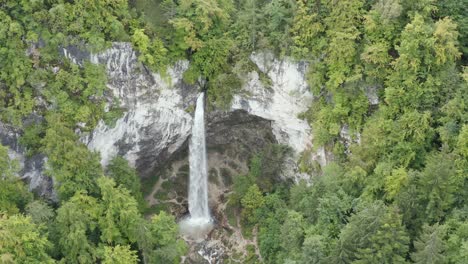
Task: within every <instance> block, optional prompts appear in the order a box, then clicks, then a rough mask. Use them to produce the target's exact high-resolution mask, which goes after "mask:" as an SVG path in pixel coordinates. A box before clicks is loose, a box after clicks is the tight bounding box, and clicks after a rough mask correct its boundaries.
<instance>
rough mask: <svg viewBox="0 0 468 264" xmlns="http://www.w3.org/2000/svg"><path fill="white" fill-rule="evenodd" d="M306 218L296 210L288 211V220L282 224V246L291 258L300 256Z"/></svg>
mask: <svg viewBox="0 0 468 264" xmlns="http://www.w3.org/2000/svg"><path fill="white" fill-rule="evenodd" d="M304 225H305V222H304V218H303V216H302V215H301V214H300V213H298V212H295V211H288V215H287V216H286V220H285V221H284V223H283V225H282V226H281V237H282V239H283V241H282V244H281V246H282V248H283V250H284V252H285V253H286V254H287V255H288V258H289V259H294V258H295V257H296V258H297V257H298V256H299V253H300V250H301V246H302V243H303V241H304Z"/></svg>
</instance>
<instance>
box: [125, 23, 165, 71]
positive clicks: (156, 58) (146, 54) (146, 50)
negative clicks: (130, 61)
mask: <svg viewBox="0 0 468 264" xmlns="http://www.w3.org/2000/svg"><path fill="white" fill-rule="evenodd" d="M132 44H133V46H134V47H135V48H136V50H138V51H139V53H140V54H139V56H138V60H139V61H140V62H142V63H144V64H145V65H147V66H149V67H150V68H151V69H152V70H154V71H159V72H161V73H165V71H166V69H165V67H166V66H167V64H168V62H169V61H168V59H167V49H166V48H165V47H164V45H163V43H162V41H161V40H160V39H158V38H153V39H152V40H150V38H149V37H148V36H147V35H146V34H145V31H144V29H136V30H135V32H134V33H133V35H132Z"/></svg>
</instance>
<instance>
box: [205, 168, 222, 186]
mask: <svg viewBox="0 0 468 264" xmlns="http://www.w3.org/2000/svg"><path fill="white" fill-rule="evenodd" d="M208 181H209V182H211V183H214V184H216V185H219V184H220V182H219V178H218V170H217V169H216V168H211V169H210V171H209V172H208Z"/></svg>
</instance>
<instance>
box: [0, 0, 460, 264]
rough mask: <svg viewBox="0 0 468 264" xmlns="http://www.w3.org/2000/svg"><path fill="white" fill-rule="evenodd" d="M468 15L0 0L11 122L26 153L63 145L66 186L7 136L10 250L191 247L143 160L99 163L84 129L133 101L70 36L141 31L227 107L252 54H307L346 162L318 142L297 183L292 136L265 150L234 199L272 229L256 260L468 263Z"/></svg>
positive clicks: (331, 134) (118, 36)
mask: <svg viewBox="0 0 468 264" xmlns="http://www.w3.org/2000/svg"><path fill="white" fill-rule="evenodd" d="M467 14H468V1H467V0H446V1H435V0H313V1H305V0H239V1H229V0H203V1H202V0H179V1H176V0H164V1H160V0H130V1H127V0H0V120H1V121H2V122H3V123H7V124H10V125H12V126H15V127H18V128H20V129H22V131H24V132H23V134H22V137H21V144H22V145H23V146H24V147H25V148H26V149H27V150H28V155H33V154H36V153H42V154H44V155H46V156H47V157H48V161H47V170H46V174H47V175H48V176H50V177H52V178H54V180H55V183H56V186H55V187H56V188H55V189H56V191H57V194H58V197H59V202H57V203H53V202H50V201H44V200H42V199H41V198H40V197H36V196H35V195H33V194H32V193H30V192H29V191H28V188H27V186H26V185H25V184H24V183H23V182H22V181H21V180H20V179H19V178H18V177H16V174H17V172H18V170H19V167H18V161H16V160H13V159H10V157H9V156H8V151H7V148H6V147H3V146H1V145H0V262H1V263H55V262H59V263H137V262H145V263H179V262H180V258H181V256H183V255H184V254H186V252H187V246H186V244H185V242H184V241H183V240H182V239H180V238H179V236H178V230H177V228H178V227H177V224H176V222H175V218H174V216H172V215H170V214H167V213H165V212H164V211H161V212H159V214H155V215H152V216H151V215H149V214H148V212H147V206H146V204H145V201H144V200H143V195H142V193H141V186H140V182H139V177H138V175H137V173H136V171H135V170H134V169H133V168H131V167H130V166H129V165H128V163H127V161H126V160H125V159H123V158H121V157H115V158H114V159H113V160H112V161H111V163H110V164H109V166H108V167H107V168H103V167H101V164H100V156H99V153H95V152H91V151H90V150H88V148H87V147H86V146H85V145H84V144H82V143H80V142H79V140H78V135H77V134H75V129H76V128H78V127H79V128H80V129H81V130H83V131H91V130H92V129H93V128H94V127H95V126H96V125H97V123H98V121H99V120H101V119H103V120H105V121H106V122H107V123H109V124H112V123H113V122H114V121H115V120H116V118H118V117H120V114H121V112H122V110H121V109H119V108H118V106H117V105H115V106H114V105H111V107H110V109H111V110H110V111H105V106H106V104H107V103H108V102H107V101H106V97H105V96H104V94H105V92H106V90H107V87H106V78H107V77H106V73H105V69H104V68H103V67H102V66H100V65H95V64H92V63H89V62H85V63H84V64H83V65H76V64H73V63H71V62H70V61H69V60H67V59H66V58H64V57H63V56H62V55H61V53H60V49H61V48H63V47H67V46H70V45H73V46H77V47H79V48H80V49H83V50H88V51H90V52H99V51H102V50H105V49H106V48H108V47H110V45H111V43H112V42H114V41H125V42H131V43H132V45H133V47H134V49H135V50H137V51H138V54H139V57H138V59H139V61H140V62H141V63H142V65H144V66H145V67H147V68H148V69H151V70H153V71H155V72H160V73H161V74H163V75H164V74H165V72H166V69H167V67H168V66H170V65H171V64H173V63H175V62H176V61H178V60H180V59H188V60H189V61H190V67H189V69H188V70H187V71H186V72H185V73H184V81H185V82H186V83H188V84H194V83H196V82H197V81H198V80H199V79H200V77H201V79H203V80H205V81H206V82H205V87H204V88H205V89H207V91H208V99H209V103H210V109H223V108H226V107H228V106H229V103H230V101H231V100H232V98H233V95H234V93H236V92H239V91H240V90H241V87H242V84H243V83H242V82H243V80H242V79H241V78H239V76H241V75H243V74H245V73H247V72H250V71H252V70H256V66H255V64H254V63H253V62H252V61H251V60H250V59H249V56H250V54H251V53H252V52H254V51H271V52H273V53H274V54H275V55H276V56H277V57H279V58H285V57H288V58H291V59H293V60H297V61H305V62H307V63H308V64H309V71H308V73H307V79H308V83H309V85H310V88H311V91H312V93H313V94H314V102H313V103H312V104H311V106H310V109H309V111H307V112H305V113H303V114H302V115H301V117H302V118H304V119H306V120H307V121H308V122H309V123H310V124H311V127H312V128H313V130H314V131H313V133H314V141H313V143H314V148H318V147H324V148H325V149H326V150H327V151H330V152H332V153H333V154H334V155H333V156H334V159H333V162H331V163H330V164H328V165H327V166H325V167H320V166H319V165H318V164H316V163H314V162H311V159H310V155H311V153H310V152H311V151H313V150H310V151H306V152H304V153H302V156H301V158H300V160H299V163H300V169H301V170H302V172H306V173H308V174H310V175H311V180H310V182H307V183H306V182H301V183H299V184H291V183H286V182H283V181H281V180H279V177H278V176H279V175H277V173H278V172H279V171H281V170H280V167H281V162H282V160H283V159H284V157H285V155H288V154H287V153H288V151H287V149H286V148H284V147H282V146H271V147H270V148H267V149H265V150H264V151H263V152H261V153H256V154H254V155H252V158H251V162H250V165H249V169H250V171H249V173H248V174H247V175H241V176H238V177H235V178H234V184H233V193H232V194H231V196H230V197H229V204H230V206H231V207H232V210H233V211H238V212H240V214H241V216H242V225H243V227H244V229H245V232H246V235H247V236H248V235H249V234H248V233H252V232H253V231H255V232H256V233H257V236H258V246H259V249H260V255H261V256H252V258H250V259H247V260H246V261H245V262H246V263H258V262H260V263H261V262H264V263H289V264H292V263H308V264H309V263H369V264H370V263H434V264H435V263H468V205H467V202H468V68H466V67H465V65H466V63H467V62H468V16H467ZM57 69H58V70H57ZM262 78H264V79H265V80H264V81H265V83H268V77H266V76H263V77H262ZM369 89H373V90H376V91H377V93H378V98H379V104H378V105H370V104H369V101H368V99H367V96H366V93H367V92H368V91H369ZM31 115H36V116H41V117H43V120H42V121H41V122H31V121H30V120H29V121H28V117H30V116H31ZM344 125H346V126H348V127H349V129H350V131H351V134H352V135H354V136H353V137H354V143H352V144H351V145H345V144H344V143H343V142H342V140H340V130H341V128H342V127H343V126H344Z"/></svg>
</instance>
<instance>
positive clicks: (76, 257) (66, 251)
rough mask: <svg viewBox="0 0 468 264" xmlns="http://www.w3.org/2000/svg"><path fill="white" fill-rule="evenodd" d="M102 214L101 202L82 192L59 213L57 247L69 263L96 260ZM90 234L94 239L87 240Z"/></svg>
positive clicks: (62, 207)
mask: <svg viewBox="0 0 468 264" xmlns="http://www.w3.org/2000/svg"><path fill="white" fill-rule="evenodd" d="M101 211H102V207H101V205H100V204H99V203H98V200H97V199H95V198H93V197H90V196H88V195H86V194H85V193H83V192H81V193H80V192H77V193H76V194H75V195H74V196H73V197H71V198H70V199H69V200H68V201H67V202H65V203H64V204H63V205H62V206H61V207H60V208H59V209H58V210H57V220H56V221H57V223H56V229H57V232H58V234H59V239H58V245H59V248H60V252H61V253H62V254H63V256H64V258H63V259H64V260H65V261H66V262H67V263H92V262H95V261H96V259H97V252H96V249H97V243H98V240H97V238H98V237H96V232H97V228H98V220H99V216H100V214H101ZM89 234H93V237H92V238H93V239H89V238H88V235H89Z"/></svg>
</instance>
